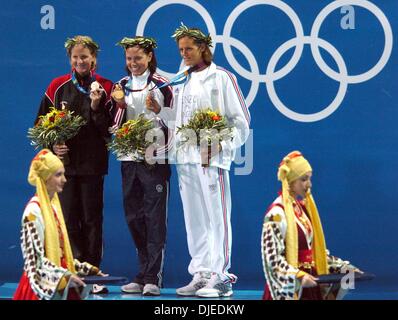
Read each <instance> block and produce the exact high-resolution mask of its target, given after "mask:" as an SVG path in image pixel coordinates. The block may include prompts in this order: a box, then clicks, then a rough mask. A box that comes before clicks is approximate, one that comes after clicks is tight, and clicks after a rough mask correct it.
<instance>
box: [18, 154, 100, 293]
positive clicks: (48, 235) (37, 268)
mask: <svg viewBox="0 0 398 320" xmlns="http://www.w3.org/2000/svg"><path fill="white" fill-rule="evenodd" d="M64 174H65V169H64V166H63V163H62V161H61V160H60V159H59V158H58V157H57V156H55V155H54V154H53V153H51V151H50V150H47V149H44V150H42V151H40V152H39V153H38V154H37V155H36V157H35V158H34V159H33V161H32V163H31V166H30V170H29V176H28V181H29V183H30V184H31V185H33V186H35V187H36V194H35V196H34V197H32V198H31V199H30V201H29V202H28V204H27V205H26V208H25V211H24V213H23V216H22V229H21V249H22V254H23V258H24V272H23V275H22V277H21V280H20V282H19V285H18V287H17V290H16V292H15V294H14V297H13V299H14V300H57V299H64V300H79V299H84V298H85V297H86V296H87V294H88V293H89V286H87V285H85V283H84V282H83V281H82V279H81V278H80V277H79V276H83V275H97V274H98V275H103V274H102V273H101V272H100V271H99V269H98V268H97V267H94V266H92V265H91V264H89V263H81V262H79V261H78V260H76V259H74V258H73V255H72V250H71V246H70V243H69V237H68V232H67V229H66V226H65V221H64V217H63V214H62V209H61V206H60V203H59V199H58V192H61V191H62V189H63V187H64V185H65V183H66V179H65V175H64Z"/></svg>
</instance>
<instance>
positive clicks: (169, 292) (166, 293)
mask: <svg viewBox="0 0 398 320" xmlns="http://www.w3.org/2000/svg"><path fill="white" fill-rule="evenodd" d="M16 288H17V284H16V283H10V282H6V283H3V284H2V285H0V300H9V299H11V298H12V295H13V294H14V292H15V289H16ZM108 289H109V293H108V294H101V295H95V294H92V295H89V296H88V298H87V300H202V298H195V297H180V296H177V295H176V290H175V289H167V288H166V289H162V290H161V295H160V296H158V297H145V296H142V295H140V294H124V293H122V292H121V291H120V286H108ZM262 294H263V293H262V291H255V290H234V294H233V296H232V297H228V298H219V299H216V300H261V296H262ZM205 300H210V299H208V298H205Z"/></svg>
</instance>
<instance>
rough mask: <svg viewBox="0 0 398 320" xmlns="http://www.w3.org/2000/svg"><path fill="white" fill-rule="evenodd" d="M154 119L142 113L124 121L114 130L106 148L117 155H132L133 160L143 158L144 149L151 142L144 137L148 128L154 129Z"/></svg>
mask: <svg viewBox="0 0 398 320" xmlns="http://www.w3.org/2000/svg"><path fill="white" fill-rule="evenodd" d="M153 121H154V120H153V119H147V118H145V116H144V115H143V114H142V115H140V116H138V118H137V119H135V120H128V121H126V122H125V123H124V124H123V125H122V126H121V127H120V128H119V129H117V130H116V131H115V132H114V138H113V140H112V141H111V142H110V143H108V149H109V150H110V151H112V152H113V153H114V154H116V155H117V156H119V157H123V156H132V157H133V159H134V160H141V159H145V152H146V149H147V148H148V147H149V146H150V145H151V144H152V142H151V141H148V140H147V139H146V134H147V132H148V131H149V130H151V129H154V127H155V126H154V122H153Z"/></svg>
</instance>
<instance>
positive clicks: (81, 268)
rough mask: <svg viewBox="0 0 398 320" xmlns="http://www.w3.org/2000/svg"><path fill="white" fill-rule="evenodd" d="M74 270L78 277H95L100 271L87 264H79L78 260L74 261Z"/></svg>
mask: <svg viewBox="0 0 398 320" xmlns="http://www.w3.org/2000/svg"><path fill="white" fill-rule="evenodd" d="M74 263H75V269H76V272H77V274H78V275H79V276H90V275H96V274H98V272H100V270H99V269H98V268H97V267H94V266H93V265H91V264H89V263H88V262H80V261H79V260H77V259H75V260H74Z"/></svg>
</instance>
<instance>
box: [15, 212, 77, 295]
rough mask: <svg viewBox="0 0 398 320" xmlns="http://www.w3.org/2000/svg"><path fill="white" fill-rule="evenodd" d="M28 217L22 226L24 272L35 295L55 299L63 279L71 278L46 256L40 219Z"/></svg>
mask: <svg viewBox="0 0 398 320" xmlns="http://www.w3.org/2000/svg"><path fill="white" fill-rule="evenodd" d="M29 217H34V215H33V214H32V215H29V216H28V217H26V218H25V219H24V221H23V224H22V231H21V248H22V254H23V257H24V261H25V262H24V271H25V272H26V274H27V276H28V279H29V283H30V286H31V287H32V290H33V291H34V293H35V294H36V295H37V296H38V297H39V298H40V299H42V300H50V299H52V298H53V297H54V295H55V293H56V292H57V290H58V289H60V288H61V286H60V287H59V288H58V286H59V284H60V282H61V280H62V279H64V282H65V280H66V279H65V278H67V277H68V276H69V274H70V273H69V272H68V271H67V270H66V269H64V268H62V267H58V266H56V265H55V264H53V263H52V262H51V261H49V260H48V259H47V258H46V257H45V255H44V244H43V242H42V240H41V238H40V236H39V233H38V229H39V228H38V227H39V226H38V224H39V221H38V219H35V218H29Z"/></svg>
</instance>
